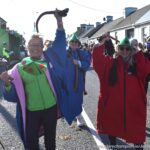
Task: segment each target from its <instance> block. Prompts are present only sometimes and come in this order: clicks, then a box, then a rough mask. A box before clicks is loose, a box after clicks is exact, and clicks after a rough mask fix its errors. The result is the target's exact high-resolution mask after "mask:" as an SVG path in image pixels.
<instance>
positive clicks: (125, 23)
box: [114, 5, 150, 30]
mask: <svg viewBox="0 0 150 150" xmlns="http://www.w3.org/2000/svg"><path fill="white" fill-rule="evenodd" d="M149 10H150V5H147V6H145V7H143V8H141V9H138V10H137V11H135V12H134V13H132V14H130V15H129V16H127V17H126V18H124V19H123V20H122V21H121V22H120V23H119V24H118V25H116V26H115V28H114V30H118V29H119V28H126V27H131V26H133V25H135V23H136V22H137V21H138V20H139V19H140V18H141V17H142V16H143V15H144V14H145V13H147V12H148V11H149Z"/></svg>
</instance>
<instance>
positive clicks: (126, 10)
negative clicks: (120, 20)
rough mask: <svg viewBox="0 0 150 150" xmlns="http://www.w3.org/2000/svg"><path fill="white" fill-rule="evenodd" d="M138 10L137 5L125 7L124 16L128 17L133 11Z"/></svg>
mask: <svg viewBox="0 0 150 150" xmlns="http://www.w3.org/2000/svg"><path fill="white" fill-rule="evenodd" d="M136 10H137V8H136V7H125V9H124V18H126V17H128V16H129V15H131V14H132V13H134V12H135V11H136Z"/></svg>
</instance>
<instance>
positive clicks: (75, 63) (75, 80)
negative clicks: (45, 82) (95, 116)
mask: <svg viewBox="0 0 150 150" xmlns="http://www.w3.org/2000/svg"><path fill="white" fill-rule="evenodd" d="M80 44H81V43H80V41H79V39H78V37H77V36H76V34H72V36H71V37H70V39H69V48H68V50H67V53H68V59H67V68H68V69H67V77H68V79H69V83H68V90H69V93H71V94H70V95H68V99H70V102H71V103H72V106H73V107H72V110H71V111H72V112H75V111H77V112H78V113H77V115H78V117H76V118H77V126H78V127H81V126H83V122H82V118H81V115H80V113H81V112H82V104H83V94H84V89H85V72H86V71H87V70H88V69H89V67H90V63H91V55H90V53H89V52H88V51H84V50H82V49H80Z"/></svg>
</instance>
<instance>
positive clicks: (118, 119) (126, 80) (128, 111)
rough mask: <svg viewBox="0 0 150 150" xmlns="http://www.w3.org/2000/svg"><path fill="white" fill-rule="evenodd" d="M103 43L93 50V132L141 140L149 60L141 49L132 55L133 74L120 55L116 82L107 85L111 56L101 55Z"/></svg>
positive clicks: (144, 121)
mask: <svg viewBox="0 0 150 150" xmlns="http://www.w3.org/2000/svg"><path fill="white" fill-rule="evenodd" d="M103 49H104V45H101V46H99V47H96V48H94V49H93V67H94V70H95V71H96V73H97V75H98V77H99V81H100V96H99V101H98V109H97V132H98V133H99V134H100V133H104V134H109V135H112V136H115V137H119V138H122V139H125V140H126V141H127V142H131V143H143V142H144V141H145V137H146V133H145V130H146V108H147V107H146V105H147V99H146V91H145V89H144V86H145V78H146V76H147V75H148V73H150V62H149V61H148V60H146V58H145V57H144V55H143V54H142V52H138V53H137V54H136V55H135V61H136V70H137V71H136V72H137V73H136V75H135V74H132V73H131V72H129V71H128V67H129V65H128V64H126V65H124V63H123V60H122V58H121V57H118V58H117V59H118V61H117V82H116V84H115V85H114V86H110V85H109V84H108V76H109V72H110V68H111V66H112V63H113V62H114V58H112V57H110V56H105V55H104V54H103Z"/></svg>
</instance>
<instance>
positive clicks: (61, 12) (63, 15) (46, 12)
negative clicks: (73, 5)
mask: <svg viewBox="0 0 150 150" xmlns="http://www.w3.org/2000/svg"><path fill="white" fill-rule="evenodd" d="M68 11H69V8H66V9H64V10H58V14H59V15H60V16H61V17H66V16H67V13H68ZM48 14H55V11H45V12H43V13H41V14H40V15H39V17H38V18H37V20H36V24H35V26H36V32H37V33H38V32H39V28H38V24H39V21H40V19H41V18H42V17H43V16H44V15H48Z"/></svg>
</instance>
